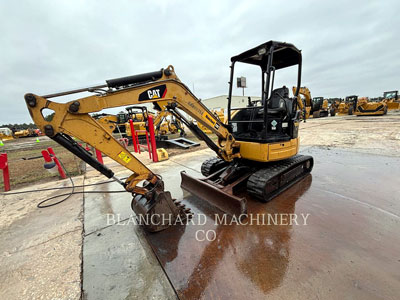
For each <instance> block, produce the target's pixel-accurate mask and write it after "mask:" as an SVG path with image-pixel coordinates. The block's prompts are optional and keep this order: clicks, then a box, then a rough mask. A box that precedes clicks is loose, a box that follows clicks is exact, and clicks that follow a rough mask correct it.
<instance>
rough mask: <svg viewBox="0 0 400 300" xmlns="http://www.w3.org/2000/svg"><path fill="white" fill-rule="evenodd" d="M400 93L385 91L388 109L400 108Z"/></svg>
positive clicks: (384, 99) (384, 96)
mask: <svg viewBox="0 0 400 300" xmlns="http://www.w3.org/2000/svg"><path fill="white" fill-rule="evenodd" d="M398 93H399V92H398V91H390V92H384V93H383V102H386V104H387V109H388V110H393V109H400V98H399V95H398Z"/></svg>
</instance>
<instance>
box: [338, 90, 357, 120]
mask: <svg viewBox="0 0 400 300" xmlns="http://www.w3.org/2000/svg"><path fill="white" fill-rule="evenodd" d="M357 99H358V96H356V95H352V96H347V97H346V98H345V99H344V101H342V102H341V103H340V104H339V108H338V115H352V114H353V110H354V109H352V110H350V107H353V105H354V102H355V101H357ZM353 108H354V107H353Z"/></svg>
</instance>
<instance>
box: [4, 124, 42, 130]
mask: <svg viewBox="0 0 400 300" xmlns="http://www.w3.org/2000/svg"><path fill="white" fill-rule="evenodd" d="M4 127H8V128H10V129H11V130H12V131H18V130H24V129H28V128H31V129H37V126H36V125H35V124H34V123H22V124H3V125H0V128H4Z"/></svg>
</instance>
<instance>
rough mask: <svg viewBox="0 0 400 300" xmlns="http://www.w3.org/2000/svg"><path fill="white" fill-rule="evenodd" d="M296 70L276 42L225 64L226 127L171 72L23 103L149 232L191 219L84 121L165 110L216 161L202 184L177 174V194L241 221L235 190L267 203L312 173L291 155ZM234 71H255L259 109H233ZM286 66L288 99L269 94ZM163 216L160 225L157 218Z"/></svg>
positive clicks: (144, 170)
mask: <svg viewBox="0 0 400 300" xmlns="http://www.w3.org/2000/svg"><path fill="white" fill-rule="evenodd" d="M301 62H302V56H301V51H300V50H298V49H297V48H296V47H295V46H294V45H292V44H289V43H282V42H275V41H269V42H266V43H264V44H261V45H259V46H257V47H255V48H252V49H250V50H247V51H245V52H243V53H241V54H239V55H237V56H234V57H232V58H231V73H230V81H229V94H228V95H229V96H228V103H227V110H228V114H227V116H228V120H227V122H226V124H224V123H223V122H221V120H220V119H219V118H218V117H216V116H215V115H214V114H213V113H212V112H211V111H210V110H209V109H208V108H207V107H206V106H205V105H204V104H202V102H201V101H200V100H199V99H198V98H196V96H195V95H194V94H193V93H192V92H191V91H190V90H189V88H188V87H187V86H186V85H185V84H183V83H182V82H181V81H180V80H179V78H178V76H177V75H176V73H175V70H174V68H173V67H172V66H168V67H167V68H165V69H161V70H160V71H156V72H151V73H145V74H139V75H133V76H128V77H123V78H117V79H111V80H107V81H106V84H101V85H97V86H92V87H88V88H83V89H77V90H72V91H66V92H61V93H56V94H50V95H43V96H39V95H35V94H32V93H28V94H26V95H25V101H26V104H27V107H28V110H29V113H30V115H31V117H32V119H33V120H34V122H35V123H36V124H37V125H38V127H39V128H40V129H41V130H42V131H43V132H45V134H46V135H47V136H49V137H50V138H52V139H53V140H54V141H56V142H57V143H59V144H60V145H62V146H64V147H65V148H66V149H68V150H69V151H71V152H72V153H74V154H75V155H77V156H78V157H80V158H81V159H83V160H84V161H85V162H86V163H88V164H89V165H91V166H92V167H93V168H95V169H96V170H98V171H100V172H101V173H102V174H104V175H105V176H107V177H108V178H114V179H115V180H116V181H117V182H119V183H120V184H121V185H122V186H123V187H124V188H125V189H126V191H127V192H130V193H132V195H133V200H132V203H131V206H132V209H133V210H134V211H135V213H136V214H137V215H138V217H139V218H141V220H143V222H142V224H143V226H144V228H145V229H146V230H148V231H152V232H155V231H161V230H163V229H166V228H167V227H169V226H170V225H171V220H172V222H174V220H177V219H178V218H185V217H186V218H187V217H189V216H188V213H190V212H189V211H188V209H187V208H185V206H184V205H182V204H181V203H178V202H176V201H175V200H174V199H172V197H171V194H170V193H169V192H168V191H165V190H164V183H163V181H162V179H161V177H160V176H159V175H157V174H155V173H153V172H152V171H151V170H150V169H149V168H148V167H147V166H146V165H144V164H143V163H142V162H140V161H139V160H138V159H137V158H136V157H135V156H134V155H133V154H132V153H130V152H129V150H128V149H126V148H125V147H124V146H123V145H121V144H120V143H119V142H118V141H117V140H116V139H114V138H113V136H112V135H111V134H110V133H109V132H108V131H107V130H106V129H105V128H104V126H102V125H101V124H100V123H99V122H97V121H96V120H95V119H93V118H92V117H91V116H90V113H95V112H100V111H101V110H103V109H106V108H112V107H118V106H127V105H131V104H139V103H141V104H142V103H153V104H157V103H158V102H160V101H164V102H165V103H167V104H166V107H167V108H168V110H169V111H170V112H171V113H172V114H173V115H174V116H175V117H176V118H177V119H179V120H180V121H182V122H183V123H184V124H185V125H186V126H187V128H189V129H190V130H192V131H193V133H194V134H195V135H197V136H198V138H200V139H202V140H203V141H204V142H205V143H206V144H207V145H208V147H209V148H210V149H212V150H214V151H215V153H216V155H217V157H216V158H212V159H209V160H207V161H205V162H204V163H203V165H202V167H201V171H202V174H203V175H204V176H206V177H205V178H203V179H196V178H193V177H191V176H189V175H187V174H186V173H185V172H181V176H182V182H181V187H182V188H184V189H186V190H188V191H190V192H191V193H192V194H194V195H196V196H198V198H200V199H203V200H206V201H208V202H210V203H211V204H213V205H214V206H215V207H217V208H219V209H220V210H222V211H224V212H226V213H228V214H231V215H235V216H237V217H240V218H243V217H245V216H246V214H247V204H246V201H247V200H246V198H245V197H244V196H243V194H242V195H241V194H237V193H238V191H239V190H241V189H242V190H244V191H245V192H246V193H247V194H249V195H251V196H252V197H253V198H256V199H259V200H260V201H262V202H267V201H270V200H271V199H272V198H274V197H275V196H276V195H278V194H280V193H281V192H282V191H283V190H285V189H287V188H288V187H290V186H291V185H293V184H294V183H296V182H298V181H299V180H300V179H302V178H304V177H305V176H306V175H308V174H309V173H310V172H311V170H312V167H313V158H312V157H311V156H304V155H297V154H298V151H299V135H298V133H299V123H300V121H301V111H300V110H299V103H298V98H297V96H298V91H299V89H300V82H301ZM239 63H240V64H242V63H244V64H248V65H252V66H253V67H255V68H259V69H260V70H261V82H262V89H261V91H262V101H261V102H258V103H257V104H251V105H249V106H248V107H244V108H232V107H231V102H232V101H231V99H232V88H233V82H234V72H235V65H236V64H239ZM291 66H297V90H296V92H295V95H294V97H292V98H291V97H289V90H288V88H287V87H286V86H283V87H280V88H274V78H275V72H276V71H279V70H280V69H284V68H287V67H291ZM88 91H89V92H95V94H94V95H91V96H88V97H84V98H78V99H76V100H72V101H70V102H68V103H57V102H53V101H51V100H50V99H52V98H55V97H58V96H63V95H70V94H75V93H80V92H88ZM48 110H50V111H53V112H54V118H53V119H52V121H46V120H45V119H44V117H43V114H42V113H45V112H46V111H48ZM182 112H185V113H186V114H187V115H189V116H190V117H191V118H193V119H194V120H196V121H197V122H198V123H201V124H202V125H203V126H205V127H207V128H208V129H209V130H211V131H212V132H213V134H215V135H216V136H217V137H218V140H217V141H216V142H214V141H213V140H212V139H210V138H209V137H208V136H207V135H206V134H205V133H204V132H203V131H201V130H200V129H199V128H198V127H197V126H196V125H195V124H194V123H193V122H190V121H189V120H188V119H187V117H186V116H185V115H184V114H183V113H182ZM72 137H76V138H78V139H80V140H82V141H84V142H86V143H88V144H89V145H91V146H92V147H95V148H96V149H99V150H100V151H101V152H103V153H104V154H105V155H107V156H108V157H110V158H112V159H113V160H115V161H116V162H118V163H119V164H121V165H123V166H125V167H126V168H128V169H129V170H131V171H132V172H133V174H132V175H131V176H129V177H128V178H127V179H126V181H124V182H123V181H121V180H120V179H119V178H117V177H116V176H115V175H114V173H113V171H112V170H111V169H109V168H108V167H106V166H104V165H102V164H100V163H99V162H98V161H97V160H96V159H94V158H93V157H92V156H91V155H90V154H89V153H88V152H87V151H86V150H85V149H84V148H82V147H81V146H80V145H79V144H78V143H77V142H75V141H74V139H73V138H72ZM166 215H167V216H168V217H167V218H163V217H162V216H166ZM149 220H150V222H149ZM163 220H164V221H165V220H167V222H163Z"/></svg>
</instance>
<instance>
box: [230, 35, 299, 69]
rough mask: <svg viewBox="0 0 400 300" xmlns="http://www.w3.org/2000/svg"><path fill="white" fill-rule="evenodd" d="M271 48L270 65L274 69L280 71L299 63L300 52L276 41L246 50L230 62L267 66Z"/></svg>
mask: <svg viewBox="0 0 400 300" xmlns="http://www.w3.org/2000/svg"><path fill="white" fill-rule="evenodd" d="M272 47H273V60H272V65H273V66H274V67H275V69H282V68H286V67H290V66H293V65H297V64H299V63H300V62H301V51H300V50H299V49H297V48H296V47H295V46H294V45H292V44H288V43H282V42H277V41H269V42H266V43H264V44H261V45H259V46H257V47H255V48H252V49H250V50H247V51H245V52H243V53H241V54H239V55H236V56H233V57H232V58H231V61H232V62H237V61H238V62H243V63H247V64H253V65H259V66H260V67H266V66H267V59H268V55H267V54H268V53H269V51H270V50H271V48H272Z"/></svg>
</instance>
